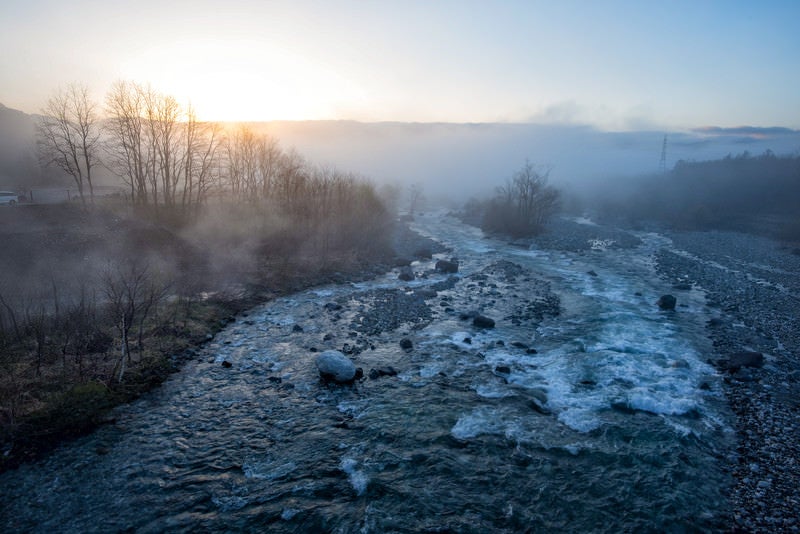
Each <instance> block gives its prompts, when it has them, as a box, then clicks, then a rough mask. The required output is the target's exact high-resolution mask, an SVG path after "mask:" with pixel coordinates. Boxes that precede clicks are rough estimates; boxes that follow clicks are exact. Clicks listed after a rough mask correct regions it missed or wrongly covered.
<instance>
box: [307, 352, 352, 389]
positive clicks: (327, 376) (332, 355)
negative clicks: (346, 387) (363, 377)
mask: <svg viewBox="0 0 800 534" xmlns="http://www.w3.org/2000/svg"><path fill="white" fill-rule="evenodd" d="M316 364H317V369H318V370H319V374H320V376H321V377H322V379H323V380H328V381H333V382H338V383H348V382H352V381H353V380H354V379H355V377H356V366H355V364H353V362H352V361H350V358H348V357H347V356H345V355H344V354H343V353H341V352H339V351H338V350H326V351H325V352H321V353H319V355H318V356H317V358H316Z"/></svg>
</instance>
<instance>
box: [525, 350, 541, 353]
mask: <svg viewBox="0 0 800 534" xmlns="http://www.w3.org/2000/svg"><path fill="white" fill-rule="evenodd" d="M525 354H539V351H538V350H536V349H525Z"/></svg>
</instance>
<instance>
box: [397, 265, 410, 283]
mask: <svg viewBox="0 0 800 534" xmlns="http://www.w3.org/2000/svg"><path fill="white" fill-rule="evenodd" d="M397 278H398V280H402V281H403V282H410V281H412V280H413V279H414V271H413V270H412V269H411V266H409V265H405V266H403V267H401V268H400V274H398V275H397Z"/></svg>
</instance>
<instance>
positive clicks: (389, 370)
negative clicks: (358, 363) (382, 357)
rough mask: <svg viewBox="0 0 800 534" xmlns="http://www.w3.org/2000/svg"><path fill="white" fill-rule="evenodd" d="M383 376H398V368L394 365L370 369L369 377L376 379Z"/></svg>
mask: <svg viewBox="0 0 800 534" xmlns="http://www.w3.org/2000/svg"><path fill="white" fill-rule="evenodd" d="M382 376H397V369H395V368H394V367H392V366H386V367H378V368H377V369H370V370H369V377H370V378H371V379H372V380H376V379H378V378H380V377H382Z"/></svg>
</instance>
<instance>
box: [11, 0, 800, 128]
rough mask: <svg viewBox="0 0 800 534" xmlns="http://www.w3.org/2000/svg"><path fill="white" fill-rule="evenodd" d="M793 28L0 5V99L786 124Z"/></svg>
mask: <svg viewBox="0 0 800 534" xmlns="http://www.w3.org/2000/svg"><path fill="white" fill-rule="evenodd" d="M799 28H800V1H799V0H787V1H767V0H762V1H752V0H748V1H737V0H725V1H701V0H691V1H686V2H684V1H672V0H661V1H649V0H630V1H602V0H584V1H565V0H558V1H556V0H552V1H533V0H527V1H519V2H512V1H506V2H495V1H488V0H487V1H482V2H470V1H464V0H459V1H452V2H450V1H419V2H416V1H410V0H402V1H397V2H394V1H366V0H364V1H327V2H326V1H309V0H305V1H298V0H294V1H285V2H268V1H250V2H248V1H241V0H232V1H221V0H217V1H214V2H210V1H205V0H191V1H187V2H183V1H171V0H159V1H157V2H156V1H150V0H139V1H135V2H116V1H112V0H101V1H94V0H73V1H64V0H56V1H50V0H24V1H17V0H3V2H2V4H1V5H0V102H2V103H3V104H5V105H7V106H9V107H13V108H17V109H21V110H23V111H26V112H29V113H30V112H36V111H38V110H39V109H41V108H42V106H43V104H44V103H45V101H46V99H47V98H48V97H49V96H50V95H51V94H52V93H53V92H54V91H55V90H56V89H57V88H58V87H60V86H62V85H64V84H67V83H70V82H76V81H77V82H83V83H85V84H87V85H89V86H90V88H91V89H92V91H93V92H94V94H95V95H96V96H97V98H98V99H101V98H102V97H103V95H104V94H105V92H106V91H107V89H108V88H109V86H110V84H111V83H112V82H113V81H115V80H118V79H130V80H134V81H139V82H149V83H150V84H152V86H153V87H154V88H156V89H158V90H160V91H163V92H166V93H169V94H172V95H174V96H176V97H178V98H179V99H181V100H183V101H186V100H191V101H192V103H193V105H194V106H195V108H197V110H198V112H199V114H200V116H201V118H205V119H218V120H271V119H356V120H365V121H376V120H378V121H379V120H392V121H425V122H428V121H452V122H488V121H514V122H524V121H533V122H548V123H568V124H569V123H572V124H577V123H585V124H591V125H595V126H598V127H600V128H603V129H612V130H629V129H649V128H653V129H656V128H672V129H681V128H693V127H699V126H709V125H714V126H722V127H731V126H740V125H757V126H784V127H789V128H800V90H799V89H798V88H800V29H799Z"/></svg>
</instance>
